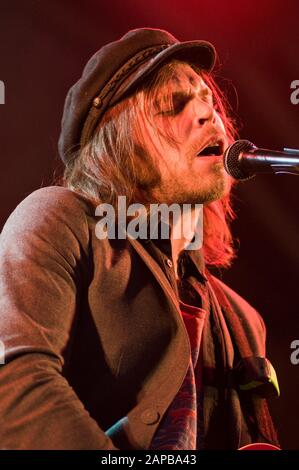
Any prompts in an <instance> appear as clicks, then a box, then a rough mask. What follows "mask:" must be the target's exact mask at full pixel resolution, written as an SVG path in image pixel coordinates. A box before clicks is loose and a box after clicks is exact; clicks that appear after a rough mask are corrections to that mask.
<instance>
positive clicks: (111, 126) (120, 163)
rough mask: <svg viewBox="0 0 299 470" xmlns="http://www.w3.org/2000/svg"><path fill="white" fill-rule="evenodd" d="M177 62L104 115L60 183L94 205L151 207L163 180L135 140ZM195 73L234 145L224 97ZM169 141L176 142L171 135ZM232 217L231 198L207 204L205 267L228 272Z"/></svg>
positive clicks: (211, 81)
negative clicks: (122, 200) (123, 201)
mask: <svg viewBox="0 0 299 470" xmlns="http://www.w3.org/2000/svg"><path fill="white" fill-rule="evenodd" d="M177 63H178V61H171V62H169V63H167V64H166V65H164V66H163V67H161V69H160V70H159V71H158V72H157V74H156V75H155V76H153V77H150V78H149V79H148V80H146V81H145V82H144V83H143V85H142V88H140V89H139V90H138V92H136V93H134V94H133V95H131V96H129V97H127V98H125V99H123V100H122V101H121V102H119V103H118V104H116V105H115V106H113V107H111V108H110V109H108V111H106V113H105V114H104V117H103V118H102V120H101V122H100V123H99V125H98V127H97V129H96V130H95V132H94V135H93V137H92V139H91V140H90V142H89V143H88V144H87V145H86V146H85V147H84V148H83V149H81V151H80V152H79V153H77V154H74V155H73V156H72V158H71V159H70V160H69V163H68V164H67V166H66V168H65V172H64V176H63V182H62V184H63V185H64V186H65V187H68V188H70V189H72V190H73V191H76V192H78V193H80V194H81V195H83V196H84V197H86V198H87V199H89V200H90V201H91V202H92V203H94V204H95V205H98V204H99V203H100V202H106V203H109V204H112V205H113V206H114V207H115V208H117V201H118V196H120V195H121V196H126V198H127V203H128V204H131V203H133V202H139V203H143V204H145V205H146V204H147V203H148V202H149V201H148V200H147V195H148V188H150V187H152V186H154V185H156V184H157V183H158V182H159V177H160V175H159V173H158V172H157V170H156V169H155V165H154V163H153V161H151V158H150V155H148V154H147V155H142V151H141V150H140V148H139V147H138V145H136V135H137V136H138V140H139V139H142V126H141V116H142V119H143V120H144V119H146V120H148V121H150V120H151V117H152V116H151V115H150V112H149V111H148V110H149V109H150V106H149V104H150V103H152V102H153V100H154V99H155V97H156V95H157V92H158V90H159V88H160V87H161V86H162V85H163V84H165V83H167V82H168V81H169V79H170V77H171V76H172V74H173V70H174V68H175V65H176V64H177ZM180 63H182V62H180ZM194 70H195V71H196V72H197V73H200V74H201V76H202V77H203V79H204V81H205V82H206V84H207V85H208V86H209V87H210V89H211V90H212V92H213V96H214V101H215V105H216V106H217V112H218V114H219V115H220V117H221V118H222V121H223V123H224V126H225V130H226V134H227V136H228V139H229V141H233V140H234V138H235V136H236V132H235V128H234V124H233V121H232V119H231V118H230V117H229V114H228V111H227V108H228V105H227V101H226V99H225V97H224V95H223V94H222V93H221V91H220V90H219V88H218V86H217V85H216V83H215V80H214V79H213V77H212V76H211V75H209V74H207V73H205V72H203V71H200V70H198V69H197V68H196V67H194ZM170 104H171V103H170ZM167 137H168V138H169V139H170V140H171V139H173V136H170V135H169V136H167ZM138 150H139V151H138ZM138 153H139V155H138V157H137V156H136V155H137V154H138ZM151 202H152V201H151ZM233 217H234V213H233V210H232V207H231V197H230V194H229V195H226V196H224V197H223V198H222V199H219V200H217V201H213V202H211V203H207V204H205V205H204V219H203V223H204V225H203V253H204V258H205V262H206V264H207V265H214V266H218V267H227V266H229V265H230V264H231V261H232V259H233V257H234V247H233V239H232V235H231V230H230V221H231V220H232V218H233Z"/></svg>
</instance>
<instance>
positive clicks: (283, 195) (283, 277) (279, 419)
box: [0, 0, 299, 449]
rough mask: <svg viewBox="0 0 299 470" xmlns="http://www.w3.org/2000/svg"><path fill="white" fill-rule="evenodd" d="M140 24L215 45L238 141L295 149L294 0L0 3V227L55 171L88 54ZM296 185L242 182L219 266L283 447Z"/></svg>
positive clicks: (297, 68) (288, 407)
mask: <svg viewBox="0 0 299 470" xmlns="http://www.w3.org/2000/svg"><path fill="white" fill-rule="evenodd" d="M142 26H149V27H158V28H164V29H167V30H169V31H170V32H172V33H173V34H174V35H175V36H176V37H177V38H178V39H180V40H190V39H207V40H209V41H211V42H212V43H213V44H214V45H215V46H216V48H217V50H218V53H219V55H220V61H221V64H222V67H221V69H220V71H219V72H218V74H219V76H220V83H221V84H222V85H223V86H225V88H226V90H227V93H228V95H229V97H230V100H231V102H232V105H233V107H234V110H235V112H236V114H237V115H238V116H239V123H240V124H241V125H242V127H241V130H240V136H241V137H242V138H247V139H249V140H251V141H253V142H254V143H255V144H256V145H257V146H259V147H266V148H267V147H268V148H272V149H281V148H283V147H294V148H299V133H298V132H299V119H298V118H299V104H298V105H297V106H296V105H293V104H291V101H290V95H291V89H290V84H291V82H292V81H293V80H296V79H297V80H299V32H298V29H299V2H298V1H296V0H294V1H292V0H285V1H275V0H272V1H270V0H261V1H251V2H240V1H227V2H220V1H216V0H210V1H209V2H207V1H200V0H189V1H188V0H185V1H183V0H179V1H175V0H165V1H162V0H151V1H146V0H142V1H141V0H122V1H121V0H109V1H100V0H98V1H97V0H85V1H79V0H74V1H71V0H61V1H58V0H44V1H41V0H35V1H34V0H19V1H16V0H13V1H3V0H1V3H0V80H2V81H4V83H5V87H6V89H5V104H4V105H0V119H1V122H0V138H1V140H0V142H1V147H0V149H1V150H0V158H1V185H0V228H1V227H2V226H3V224H4V222H5V220H6V218H7V217H8V215H9V214H10V212H11V211H12V210H13V209H14V208H15V206H16V205H17V204H18V203H19V202H20V201H21V200H22V199H23V198H24V197H26V196H27V195H28V194H29V193H31V192H32V191H33V190H35V189H37V188H39V187H41V186H46V185H49V184H51V182H52V179H53V172H54V171H55V172H56V173H58V174H59V171H60V169H61V165H60V164H59V160H58V157H57V149H56V142H57V139H58V135H59V127H60V119H61V112H62V107H63V102H64V98H65V95H66V92H67V90H68V88H69V87H70V85H71V84H73V82H74V81H76V80H77V78H78V77H79V74H80V73H81V71H82V68H83V66H84V65H85V63H86V61H87V60H88V58H89V57H90V56H91V54H92V53H94V52H95V51H96V50H97V49H99V47H101V46H102V45H103V44H105V43H107V42H110V41H112V40H115V39H118V38H119V37H120V36H121V35H123V34H124V33H125V32H126V31H127V30H128V29H131V28H135V27H142ZM221 77H226V78H228V80H226V81H223V80H222V79H221ZM235 89H236V90H237V93H236V92H235V91H234V90H235ZM298 183H299V179H298V177H296V176H282V175H281V176H274V175H273V176H272V175H269V176H268V175H267V176H258V177H256V178H254V179H253V180H251V181H249V182H245V183H242V184H240V185H239V186H238V187H237V189H236V191H235V208H236V212H237V215H238V219H237V220H236V221H235V222H234V224H233V231H234V234H235V236H236V237H237V238H238V239H239V240H240V248H239V258H238V260H236V261H235V263H234V265H233V266H232V268H231V269H230V270H228V271H222V273H220V274H221V275H222V277H223V280H224V281H225V282H227V283H228V284H229V285H230V286H231V287H233V288H234V289H235V290H237V291H238V292H239V293H240V294H241V295H243V296H244V297H245V298H246V299H247V300H248V301H249V302H250V303H251V304H253V305H254V306H255V307H256V308H257V309H258V310H259V311H260V312H261V313H262V315H263V317H264V319H265V322H266V325H267V328H268V357H269V358H270V359H271V361H272V362H273V364H274V365H275V367H276V370H277V372H278V377H279V380H280V387H281V398H280V399H279V400H276V401H274V402H273V405H272V408H273V414H274V417H275V420H276V424H277V426H278V430H279V433H280V437H281V443H282V446H283V447H284V448H286V449H299V436H298V427H297V423H298V419H299V405H298V399H297V396H298V392H297V387H298V386H299V381H298V377H299V365H298V366H296V365H292V364H291V362H290V354H291V349H290V344H291V342H292V341H293V340H295V339H299V309H298V289H299V286H298V274H299V268H298V264H299V263H298V262H299V249H298V247H299V222H298V220H299V218H298V207H297V201H298ZM0 314H1V313H0ZM0 334H1V333H0Z"/></svg>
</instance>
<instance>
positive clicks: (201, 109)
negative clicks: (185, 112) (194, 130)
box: [195, 98, 216, 127]
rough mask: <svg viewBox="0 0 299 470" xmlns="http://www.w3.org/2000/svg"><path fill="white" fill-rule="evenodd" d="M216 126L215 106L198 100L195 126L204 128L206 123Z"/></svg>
mask: <svg viewBox="0 0 299 470" xmlns="http://www.w3.org/2000/svg"><path fill="white" fill-rule="evenodd" d="M208 122H209V123H211V124H215V122H216V111H215V109H214V108H213V106H212V105H211V104H209V103H207V102H206V101H203V100H202V99H200V98H199V99H198V102H197V104H196V111H195V124H196V126H198V125H199V126H200V127H202V126H204V125H205V124H206V123H208Z"/></svg>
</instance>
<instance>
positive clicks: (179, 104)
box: [158, 92, 192, 116]
mask: <svg viewBox="0 0 299 470" xmlns="http://www.w3.org/2000/svg"><path fill="white" fill-rule="evenodd" d="M191 99H192V95H190V94H186V93H181V92H178V93H173V95H172V100H171V101H172V103H171V108H170V109H162V110H160V111H159V113H158V114H160V115H162V116H175V115H177V114H179V113H180V112H181V111H183V109H184V108H185V106H186V104H187V103H188V102H189V101H190V100H191Z"/></svg>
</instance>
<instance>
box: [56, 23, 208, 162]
mask: <svg viewBox="0 0 299 470" xmlns="http://www.w3.org/2000/svg"><path fill="white" fill-rule="evenodd" d="M215 56H216V52H215V49H214V47H213V45H212V44H210V43H209V42H207V41H201V40H197V41H186V42H180V41H178V40H177V39H176V38H175V37H174V36H172V35H171V34H170V33H168V32H167V31H164V30H160V29H152V28H139V29H134V30H132V31H129V32H128V33H127V34H125V36H123V37H122V38H121V39H120V40H118V41H114V42H111V43H109V44H106V45H105V46H103V47H102V48H101V49H99V50H98V51H97V52H96V53H95V54H94V55H93V56H92V57H91V58H90V59H89V61H88V62H87V64H86V66H85V68H84V70H83V73H82V76H81V78H80V79H79V80H78V81H77V82H76V83H75V84H74V85H73V86H72V87H71V88H70V90H69V92H68V94H67V97H66V100H65V104H64V111H63V117H62V122H61V133H60V137H59V142H58V150H59V155H60V157H61V158H62V160H63V161H64V162H65V163H67V161H68V160H69V159H70V157H71V155H72V153H73V152H74V151H76V150H79V149H80V148H82V147H83V146H84V145H85V144H86V143H87V142H89V141H90V139H91V137H92V135H93V132H94V130H95V128H96V126H97V125H98V123H99V122H100V119H101V118H102V116H103V114H104V113H105V111H106V110H107V109H108V108H109V107H111V106H113V105H114V104H116V103H117V102H119V101H120V100H121V99H122V98H124V97H125V96H128V94H129V93H130V92H132V91H133V90H134V89H136V87H137V86H138V85H139V84H141V83H142V82H143V81H144V78H145V77H147V76H148V75H149V74H150V73H151V72H152V71H153V70H156V69H157V68H158V67H159V66H161V65H162V64H164V63H165V62H166V61H168V60H169V59H181V60H184V61H186V62H188V63H190V64H196V65H198V66H199V67H201V68H203V69H204V70H207V71H210V70H211V69H212V68H213V66H214V63H215Z"/></svg>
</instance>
